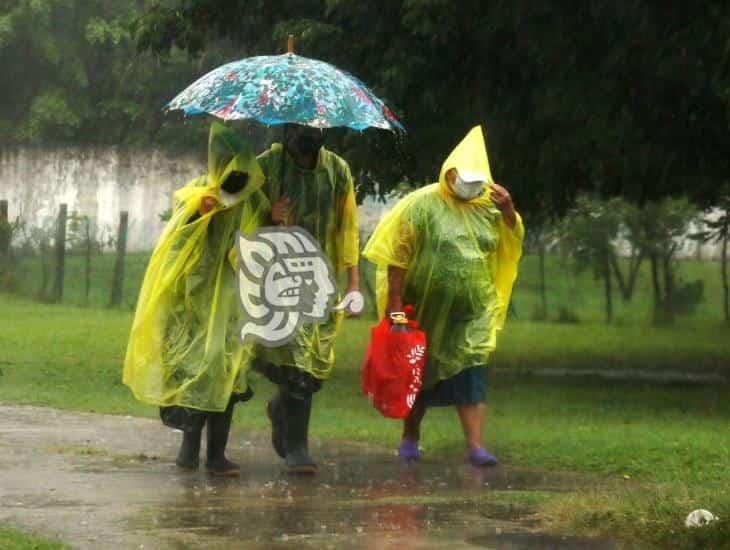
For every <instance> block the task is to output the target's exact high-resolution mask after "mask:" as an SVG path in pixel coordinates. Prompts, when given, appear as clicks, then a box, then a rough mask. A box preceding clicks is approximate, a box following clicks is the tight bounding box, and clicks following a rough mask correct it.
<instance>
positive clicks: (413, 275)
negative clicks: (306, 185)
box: [363, 126, 524, 466]
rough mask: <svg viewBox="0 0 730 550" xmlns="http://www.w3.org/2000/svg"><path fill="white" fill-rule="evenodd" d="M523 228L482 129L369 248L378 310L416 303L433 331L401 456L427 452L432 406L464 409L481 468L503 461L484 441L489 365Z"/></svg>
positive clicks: (471, 452)
mask: <svg viewBox="0 0 730 550" xmlns="http://www.w3.org/2000/svg"><path fill="white" fill-rule="evenodd" d="M523 237H524V227H523V225H522V220H521V218H520V216H519V214H518V213H517V212H516V211H515V208H514V205H513V203H512V199H511V197H510V195H509V193H508V192H507V190H506V189H504V188H503V187H501V186H500V185H497V184H496V183H494V182H493V180H492V176H491V172H490V169H489V160H488V157H487V150H486V146H485V144H484V136H483V134H482V129H481V127H479V126H478V127H476V128H474V129H472V130H471V132H469V134H468V135H467V136H466V138H464V140H463V141H462V142H461V143H460V144H459V145H458V146H457V147H456V149H454V151H453V152H452V153H451V155H449V157H448V158H447V159H446V161H445V162H444V163H443V166H442V168H441V174H440V176H439V181H438V183H435V184H432V185H428V186H426V187H423V188H421V189H419V190H417V191H415V192H413V193H411V194H410V195H408V196H406V197H405V198H403V199H402V200H401V201H399V202H398V204H396V205H395V207H394V208H393V210H392V211H391V212H389V213H388V214H386V216H385V217H384V218H383V219H382V220H381V221H380V223H379V224H378V227H377V228H376V229H375V232H374V233H373V235H372V237H371V238H370V240H369V241H368V243H367V245H366V247H365V250H364V251H363V255H364V256H365V257H366V258H367V259H368V260H370V261H371V262H373V263H375V264H377V267H378V270H377V285H376V286H377V298H378V311H379V314H380V316H381V317H382V316H383V315H384V314H385V313H386V312H399V311H402V310H403V305H404V304H411V305H413V306H414V307H415V316H416V319H417V320H418V321H419V322H420V324H421V327H422V328H423V330H424V331H425V332H426V335H427V342H428V343H427V347H428V351H427V354H428V360H427V363H426V368H425V372H424V381H423V389H422V391H421V393H420V394H419V396H418V398H417V400H416V403H415V405H414V407H413V409H412V411H411V413H410V415H409V416H408V417H407V418H406V419H405V421H404V428H403V438H402V441H401V444H400V447H399V449H398V454H399V456H400V457H401V458H403V459H406V460H417V459H418V458H420V450H419V447H418V440H419V437H420V426H421V421H422V420H423V417H424V415H425V412H426V409H427V407H429V406H455V407H456V409H457V411H458V413H459V418H460V420H461V424H462V428H463V430H464V436H465V439H466V443H467V447H468V455H467V457H468V458H467V459H468V461H469V462H471V463H472V464H474V465H477V466H487V465H494V464H496V463H497V459H496V457H494V455H492V454H491V453H489V452H488V451H487V450H486V449H485V448H484V444H483V441H482V426H483V421H484V412H485V405H484V401H485V396H486V368H485V367H486V365H487V363H488V360H489V355H490V353H491V352H492V351H493V350H494V349H495V347H496V345H497V333H498V331H499V330H500V329H501V328H502V327H503V326H504V322H505V318H506V315H507V308H508V305H509V300H510V295H511V292H512V285H513V283H514V281H515V278H516V276H517V264H518V262H519V259H520V256H521V253H522V240H523Z"/></svg>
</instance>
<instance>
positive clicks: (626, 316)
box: [514, 254, 723, 325]
mask: <svg viewBox="0 0 730 550" xmlns="http://www.w3.org/2000/svg"><path fill="white" fill-rule="evenodd" d="M621 265H622V266H625V262H624V261H623V260H622V261H621ZM545 273H546V277H545V278H546V286H547V296H548V318H549V319H551V320H555V319H557V318H558V316H559V312H560V310H561V309H562V308H565V309H567V310H568V311H571V312H573V313H574V314H575V315H577V317H578V318H579V319H580V320H581V321H589V322H601V323H602V322H603V321H604V320H605V300H604V290H603V281H602V280H595V279H594V278H593V274H592V273H591V272H590V271H586V272H584V273H581V274H579V275H576V274H575V273H573V272H572V270H571V269H569V267H568V266H566V265H565V263H564V262H563V261H562V260H561V259H560V257H558V256H553V255H550V256H547V257H546V262H545ZM697 279H701V280H702V281H703V283H704V295H703V300H702V302H701V303H700V304H699V305H698V306H697V308H696V310H695V311H694V312H693V313H692V314H691V315H688V316H686V317H683V318H680V323H681V322H682V321H683V320H684V321H687V320H689V321H708V322H719V321H722V320H723V313H722V305H721V303H722V302H721V298H722V286H721V285H722V280H721V276H720V263H719V262H714V261H702V260H700V261H698V260H681V261H680V262H679V269H678V281H679V282H680V283H682V282H691V281H695V280H697ZM538 288H539V271H538V257H537V256H536V255H532V254H526V255H525V256H524V257H523V258H522V261H521V263H520V273H519V276H518V279H517V283H516V286H515V290H514V307H515V311H516V314H517V316H518V318H519V319H522V320H529V319H532V318H533V316H534V315H535V312H536V311H538V310H539V309H540V303H541V302H540V294H539V292H538ZM652 299H653V298H652V288H651V279H650V267H649V263H648V262H644V263H643V265H642V267H641V270H640V272H639V276H638V278H637V283H636V289H635V292H634V295H633V297H632V299H631V301H630V302H624V301H623V299H622V298H621V296H620V294H619V292H618V284H617V283H616V282H615V281H614V297H613V302H614V322H615V323H616V324H618V325H624V324H648V323H650V322H651V319H652V312H653V302H652Z"/></svg>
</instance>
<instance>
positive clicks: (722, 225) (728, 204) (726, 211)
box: [692, 185, 730, 322]
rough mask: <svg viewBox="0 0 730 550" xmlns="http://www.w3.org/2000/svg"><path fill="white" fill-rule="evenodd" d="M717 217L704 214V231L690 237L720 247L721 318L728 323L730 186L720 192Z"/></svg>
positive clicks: (729, 301) (729, 311)
mask: <svg viewBox="0 0 730 550" xmlns="http://www.w3.org/2000/svg"><path fill="white" fill-rule="evenodd" d="M717 210H719V216H712V215H710V212H705V218H704V220H703V223H704V226H705V228H706V230H705V231H702V232H699V233H696V234H694V235H693V236H692V237H693V238H694V239H696V240H698V241H700V242H703V243H714V244H719V245H720V277H721V280H722V291H723V302H722V309H723V316H724V318H725V321H726V322H730V282H728V265H727V262H728V242H729V241H730V185H725V186H724V187H723V190H722V192H721V199H720V202H719V204H718V206H717Z"/></svg>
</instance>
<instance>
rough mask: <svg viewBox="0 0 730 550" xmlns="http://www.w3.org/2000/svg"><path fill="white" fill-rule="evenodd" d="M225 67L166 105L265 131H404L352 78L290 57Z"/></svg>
mask: <svg viewBox="0 0 730 550" xmlns="http://www.w3.org/2000/svg"><path fill="white" fill-rule="evenodd" d="M291 49H292V47H291V45H290V53H286V54H284V55H275V56H258V57H249V58H246V59H241V60H240V61H234V62H232V63H228V64H226V65H223V66H221V67H218V68H217V69H215V70H213V71H211V72H209V73H208V74H206V75H205V76H203V77H201V78H200V79H199V80H197V81H196V82H194V83H193V84H191V85H190V86H188V87H187V88H186V89H185V90H183V91H182V92H181V93H180V94H179V95H178V96H177V97H175V99H173V100H172V101H171V102H170V103H168V104H167V107H166V108H167V109H168V110H182V111H184V112H185V114H187V115H198V114H203V113H208V114H211V115H214V116H216V117H218V118H221V119H223V120H236V119H254V120H257V121H258V122H261V123H263V124H268V125H276V124H285V123H296V124H302V125H305V126H312V127H315V128H332V127H335V126H346V127H349V128H353V129H355V130H364V129H365V128H370V127H373V128H382V129H384V130H391V131H396V130H400V131H405V129H404V128H403V126H402V125H401V123H400V122H399V121H398V119H397V118H396V117H395V115H394V114H393V113H392V112H391V110H390V109H389V108H388V107H387V106H386V105H385V103H383V101H381V100H380V99H378V97H376V96H375V94H373V92H371V91H370V89H368V87H367V86H366V85H365V84H363V83H362V82H361V81H360V80H358V79H357V78H355V77H354V76H352V75H351V74H349V73H347V72H345V71H342V70H340V69H338V68H337V67H334V66H332V65H330V64H328V63H325V62H323V61H317V60H315V59H309V58H307V57H301V56H298V55H295V54H294V53H291Z"/></svg>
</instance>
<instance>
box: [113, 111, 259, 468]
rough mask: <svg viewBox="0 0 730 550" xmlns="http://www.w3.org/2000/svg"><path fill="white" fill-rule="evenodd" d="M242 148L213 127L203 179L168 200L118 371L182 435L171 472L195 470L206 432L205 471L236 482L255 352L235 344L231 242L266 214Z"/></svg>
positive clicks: (253, 165) (253, 164)
mask: <svg viewBox="0 0 730 550" xmlns="http://www.w3.org/2000/svg"><path fill="white" fill-rule="evenodd" d="M263 181H264V178H263V174H262V172H261V170H260V168H259V166H258V163H257V161H256V158H255V156H254V154H253V152H252V151H251V149H250V148H249V146H248V144H247V143H246V141H245V140H244V139H243V138H241V137H240V136H238V135H237V134H236V133H235V132H234V131H233V130H231V129H229V128H227V127H226V126H224V125H222V124H220V123H217V122H216V123H214V124H213V125H212V127H211V130H210V140H209V151H208V174H207V175H206V176H201V177H199V178H197V179H195V180H193V181H192V182H190V183H189V184H188V185H187V186H186V187H184V188H182V189H180V190H178V191H177V192H176V193H175V195H174V206H173V211H172V216H171V218H170V220H169V222H168V223H167V225H166V227H165V229H164V231H163V233H162V236H161V237H160V239H159V241H158V243H157V246H156V248H155V250H154V252H153V254H152V257H151V259H150V263H149V266H148V268H147V272H146V274H145V277H144V281H143V283H142V288H141V291H140V295H139V300H138V303H137V309H136V313H135V317H134V322H133V325H132V330H131V334H130V338H129V344H128V347H127V355H126V358H125V362H124V374H123V381H124V384H126V385H127V386H129V388H130V389H131V390H132V392H133V393H134V395H135V397H136V398H137V399H138V400H140V401H142V402H144V403H149V404H153V405H157V406H159V407H160V415H161V417H162V420H163V422H164V423H165V424H167V425H169V426H171V427H174V428H177V429H180V430H182V431H183V440H182V445H181V447H180V452H179V454H178V457H177V461H176V463H177V465H178V466H179V467H180V468H181V469H183V470H196V469H197V468H198V465H199V453H200V440H201V434H202V430H203V427H204V426H205V425H206V424H207V449H206V455H207V460H206V467H207V469H208V470H209V471H210V472H211V473H213V474H217V475H238V473H239V468H238V466H237V465H236V464H234V463H232V462H230V461H229V460H228V459H227V458H226V457H225V448H226V444H227V442H228V433H229V430H230V426H231V418H232V414H233V406H234V404H235V403H236V402H237V401H240V400H246V399H247V398H249V397H250V395H251V392H250V390H249V389H248V383H247V376H246V375H247V371H248V368H249V367H250V364H251V361H252V358H253V348H252V346H243V345H242V344H241V342H240V340H239V337H238V328H239V324H240V322H241V312H242V310H241V308H240V306H239V304H238V301H237V299H236V272H235V266H236V252H235V244H236V241H235V237H236V233H237V232H238V231H239V230H240V231H242V232H244V233H246V234H250V233H252V232H253V231H255V230H256V229H257V228H258V227H260V226H261V225H262V224H263V222H264V221H266V218H267V217H268V212H269V210H270V206H269V203H268V200H267V199H266V197H265V196H264V195H263V194H262V192H261V190H260V189H261V186H262V184H263Z"/></svg>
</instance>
